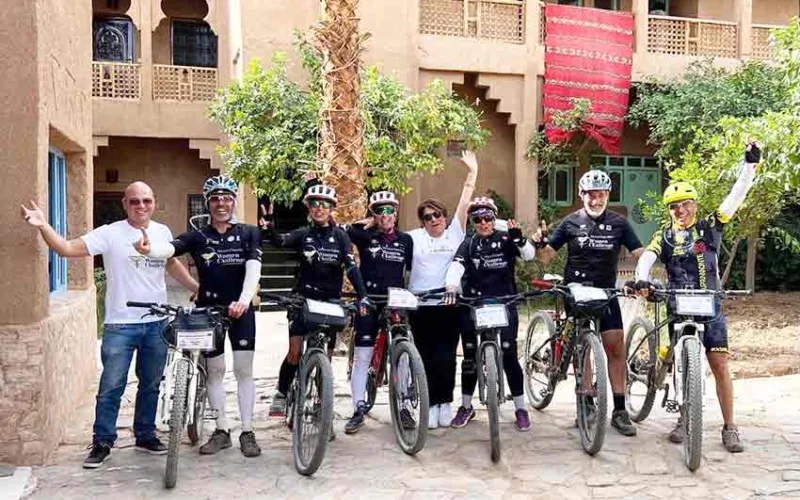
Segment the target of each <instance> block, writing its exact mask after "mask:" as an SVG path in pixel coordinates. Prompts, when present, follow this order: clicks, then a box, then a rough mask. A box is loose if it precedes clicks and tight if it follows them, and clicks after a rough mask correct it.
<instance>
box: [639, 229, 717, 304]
mask: <svg viewBox="0 0 800 500" xmlns="http://www.w3.org/2000/svg"><path fill="white" fill-rule="evenodd" d="M724 228H725V223H724V222H723V218H722V217H720V215H719V214H717V213H714V214H713V215H710V216H709V217H707V218H705V219H701V220H699V221H697V223H696V224H694V225H692V226H691V227H688V228H686V229H678V228H676V227H674V226H673V225H670V226H667V227H663V228H661V229H660V230H658V231H656V233H655V234H654V235H653V239H652V241H651V242H650V244H649V245H648V246H647V250H650V251H652V252H655V253H656V255H658V258H659V259H660V260H661V262H663V263H664V266H665V267H666V268H667V277H668V279H669V286H670V287H673V288H699V289H703V290H719V289H720V279H719V261H718V258H717V254H718V251H719V248H720V245H721V243H722V231H723V229H724Z"/></svg>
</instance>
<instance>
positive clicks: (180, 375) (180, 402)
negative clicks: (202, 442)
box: [164, 360, 189, 489]
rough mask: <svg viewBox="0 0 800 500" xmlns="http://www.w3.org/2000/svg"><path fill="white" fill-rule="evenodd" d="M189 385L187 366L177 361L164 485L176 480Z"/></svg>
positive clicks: (172, 483) (172, 486)
mask: <svg viewBox="0 0 800 500" xmlns="http://www.w3.org/2000/svg"><path fill="white" fill-rule="evenodd" d="M188 385H189V376H188V366H187V363H186V362H185V361H180V360H179V361H178V364H177V366H176V367H175V392H174V396H173V399H172V414H171V415H170V419H169V442H168V444H167V470H166V473H165V474H164V486H165V487H166V488H168V489H171V488H174V487H175V483H176V482H177V481H178V458H179V455H180V447H181V432H182V431H183V425H184V422H185V421H186V420H185V416H186V389H187V386H188Z"/></svg>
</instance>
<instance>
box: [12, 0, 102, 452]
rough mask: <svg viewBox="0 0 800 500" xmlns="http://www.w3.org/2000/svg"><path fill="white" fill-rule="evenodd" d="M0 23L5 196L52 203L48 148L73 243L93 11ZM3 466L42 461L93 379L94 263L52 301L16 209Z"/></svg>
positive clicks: (35, 9)
mask: <svg viewBox="0 0 800 500" xmlns="http://www.w3.org/2000/svg"><path fill="white" fill-rule="evenodd" d="M4 8H5V10H4V13H3V16H2V17H0V59H2V60H3V62H4V64H6V65H7V66H6V67H7V68H13V71H5V72H3V74H2V76H0V96H2V97H0V138H2V139H3V140H4V144H6V145H8V146H9V147H5V148H2V151H0V169H2V170H3V172H4V173H6V179H5V182H3V183H2V184H0V194H2V195H3V198H4V199H5V200H6V201H7V203H8V206H9V207H17V206H19V205H20V204H22V203H25V202H27V201H28V200H31V199H35V200H37V201H38V203H39V205H40V206H41V208H42V209H43V210H45V212H47V211H48V210H49V207H48V203H47V200H48V192H47V190H48V166H47V159H48V158H47V157H48V152H49V148H50V147H56V148H58V149H60V150H61V151H63V152H64V153H65V156H66V159H67V177H68V180H67V184H68V191H67V204H68V207H67V208H68V213H67V222H68V236H69V237H76V236H78V235H80V234H82V233H84V232H86V231H87V230H88V229H90V226H91V215H92V213H91V203H90V200H91V190H90V186H91V182H92V174H91V166H92V160H91V155H90V154H87V153H88V152H89V151H91V144H92V135H91V105H90V98H91V95H90V93H91V73H90V68H91V67H90V65H89V64H87V62H88V61H90V60H91V57H92V45H91V40H92V37H91V29H92V26H91V22H92V11H91V4H90V3H88V2H62V1H59V0H36V1H29V2H11V3H9V4H8V5H6V6H4ZM0 230H2V232H3V234H4V235H5V236H6V240H7V241H11V242H13V243H12V244H10V245H7V246H6V247H5V248H4V250H5V252H4V258H3V262H2V263H0V286H2V287H3V289H4V290H6V291H7V292H8V293H6V294H4V296H3V301H2V302H0V321H1V322H2V323H1V324H0V428H1V429H2V430H0V462H12V463H42V462H43V461H44V460H45V459H46V457H47V456H48V454H49V453H50V452H51V451H52V450H53V449H54V448H55V446H56V445H57V444H58V442H59V440H60V438H61V434H62V431H63V429H62V426H63V423H64V422H67V421H69V420H70V419H71V418H72V416H73V415H74V406H75V404H76V401H77V400H79V399H80V398H81V397H82V395H83V394H84V393H85V391H86V390H87V389H88V388H89V386H90V385H91V381H92V379H93V375H94V373H95V367H96V364H95V359H94V353H95V348H94V343H95V331H96V325H95V313H94V304H95V295H94V286H93V282H92V280H91V262H90V259H76V260H75V261H73V262H71V263H70V265H69V275H68V283H69V288H70V291H69V292H62V293H58V294H54V295H52V296H51V295H50V294H49V288H48V271H47V253H46V246H45V244H44V242H43V240H42V238H41V237H40V235H39V234H38V232H37V231H35V230H33V229H31V228H30V227H28V226H27V225H25V224H24V223H23V222H22V221H21V219H20V217H19V213H18V212H17V211H16V210H7V211H6V212H5V213H4V214H3V215H0Z"/></svg>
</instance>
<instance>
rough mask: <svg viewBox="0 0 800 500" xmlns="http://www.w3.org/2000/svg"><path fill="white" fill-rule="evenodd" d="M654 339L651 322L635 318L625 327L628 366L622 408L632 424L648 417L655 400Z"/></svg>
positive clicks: (655, 337)
mask: <svg viewBox="0 0 800 500" xmlns="http://www.w3.org/2000/svg"><path fill="white" fill-rule="evenodd" d="M657 335H658V332H657V331H656V329H655V327H654V326H653V322H652V321H650V320H649V319H647V318H636V319H634V320H633V322H632V323H631V326H630V327H628V335H627V338H626V339H625V359H626V360H627V363H628V367H627V368H628V370H627V372H628V374H627V376H628V380H627V383H626V384H625V407H626V409H627V410H628V414H629V415H630V417H631V420H633V421H634V422H641V421H643V420H644V419H646V418H647V417H648V415H650V411H651V410H652V409H653V401H655V399H656V391H657V390H658V387H656V380H655V373H656V360H657V359H658V358H657V354H656V349H657V345H658V338H657Z"/></svg>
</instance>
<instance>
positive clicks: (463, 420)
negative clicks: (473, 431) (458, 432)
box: [450, 406, 475, 429]
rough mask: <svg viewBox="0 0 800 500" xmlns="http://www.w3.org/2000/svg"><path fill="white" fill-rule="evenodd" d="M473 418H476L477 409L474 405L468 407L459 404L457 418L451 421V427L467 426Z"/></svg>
mask: <svg viewBox="0 0 800 500" xmlns="http://www.w3.org/2000/svg"><path fill="white" fill-rule="evenodd" d="M473 418H475V410H474V409H473V408H472V407H470V408H469V409H467V408H464V407H463V406H459V407H458V411H457V412H456V418H454V419H453V421H452V422H451V423H450V427H455V428H456V429H460V428H462V427H466V426H467V424H468V423H469V421H470V420H472V419H473Z"/></svg>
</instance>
